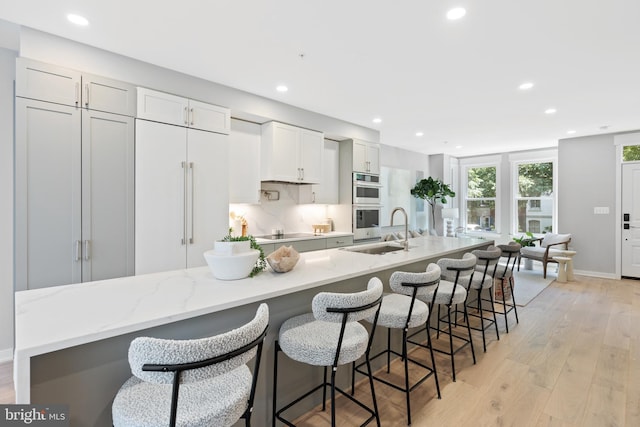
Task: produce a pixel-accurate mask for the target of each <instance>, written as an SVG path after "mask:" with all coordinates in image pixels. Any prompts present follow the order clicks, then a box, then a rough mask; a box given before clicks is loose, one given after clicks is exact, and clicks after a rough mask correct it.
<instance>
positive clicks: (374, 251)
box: [344, 244, 404, 255]
mask: <svg viewBox="0 0 640 427" xmlns="http://www.w3.org/2000/svg"><path fill="white" fill-rule="evenodd" d="M402 249H404V248H403V247H402V246H398V245H389V244H387V245H381V246H380V245H378V246H366V247H365V246H363V247H359V246H354V247H351V248H344V250H345V251H349V252H359V253H361V254H371V255H382V254H386V253H387V252H395V251H401V250H402Z"/></svg>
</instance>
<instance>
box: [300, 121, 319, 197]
mask: <svg viewBox="0 0 640 427" xmlns="http://www.w3.org/2000/svg"><path fill="white" fill-rule="evenodd" d="M299 144H300V147H299V150H300V154H299V156H300V157H299V158H300V168H301V169H302V171H301V172H302V175H301V178H302V179H301V182H304V183H307V184H318V183H320V182H321V181H322V157H323V151H324V136H323V134H322V133H321V132H314V131H311V130H307V129H300V142H299Z"/></svg>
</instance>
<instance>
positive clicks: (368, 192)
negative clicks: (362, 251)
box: [353, 172, 382, 240]
mask: <svg viewBox="0 0 640 427" xmlns="http://www.w3.org/2000/svg"><path fill="white" fill-rule="evenodd" d="M381 196H382V184H381V183H380V177H379V176H378V175H371V174H366V173H359V172H358V173H354V174H353V239H354V240H372V239H379V238H380V214H381V209H382V205H381Z"/></svg>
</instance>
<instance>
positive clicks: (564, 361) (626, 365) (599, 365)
mask: <svg viewBox="0 0 640 427" xmlns="http://www.w3.org/2000/svg"><path fill="white" fill-rule="evenodd" d="M577 279H578V281H576V282H571V283H565V284H560V283H556V282H554V283H552V284H551V285H550V286H549V287H548V288H547V289H545V290H544V291H543V292H542V293H541V294H540V295H539V296H538V297H536V298H535V299H534V300H533V301H532V302H531V303H529V304H528V305H527V306H526V307H519V309H518V313H519V316H520V324H519V325H514V324H513V320H511V323H510V325H513V327H511V328H510V333H509V334H506V333H504V324H503V323H502V322H500V323H501V324H500V326H501V328H500V329H501V332H502V333H501V335H500V341H496V339H495V335H494V334H491V333H489V334H488V337H489V338H488V339H489V342H488V346H487V347H488V348H487V353H483V352H482V344H481V338H480V335H479V333H474V340H475V343H476V346H475V347H476V356H477V358H478V363H477V364H476V365H473V364H472V361H471V356H470V352H469V351H463V352H461V353H458V356H457V358H456V361H457V362H456V363H457V365H456V366H457V367H458V369H457V381H456V382H455V383H453V382H452V381H451V375H450V364H449V359H448V358H447V357H444V356H438V360H437V364H438V373H439V378H440V386H441V390H442V399H441V400H438V399H437V398H436V391H435V385H434V383H433V381H432V380H431V379H429V380H427V381H426V382H425V383H423V384H422V385H421V386H420V387H418V388H417V389H416V390H414V392H413V393H412V395H411V402H412V414H413V426H419V427H422V426H435V425H437V426H471V425H473V426H536V427H538V426H554V427H555V426H558V427H569V426H575V427H578V426H580V427H583V426H594V427H595V426H597V427H601V426H639V425H640V360H639V359H640V281H631V280H622V281H616V280H605V279H596V278H588V277H581V276H578V277H577ZM488 332H490V331H488ZM420 351H421V350H418V351H416V352H415V353H414V356H415V357H421V356H424V357H426V353H424V354H423V355H421V353H420ZM401 366H402V365H401V364H400V363H396V364H395V365H394V367H398V368H399V367H401ZM11 369H12V368H11V364H10V363H9V364H2V365H0V403H12V402H13V401H14V395H13V390H12V388H13V387H12V374H11ZM338 374H340V371H339V372H338ZM398 378H401V377H398ZM367 390H368V386H367V384H366V382H361V383H360V385H359V387H358V388H357V390H356V395H357V396H359V397H361V398H362V399H363V400H365V401H366V400H367V396H368V391H367ZM376 395H377V397H378V404H379V407H380V414H381V420H382V425H383V426H387V427H394V426H404V425H406V418H405V403H404V394H403V393H401V392H399V391H396V390H393V389H391V388H389V387H386V386H384V385H382V384H379V383H377V384H376ZM337 405H338V406H339V407H338V414H339V416H341V418H340V420H339V422H338V425H339V426H341V427H350V426H355V425H359V423H360V422H361V421H362V419H363V418H361V415H362V412H361V410H360V409H359V408H357V407H356V408H354V407H352V406H351V404H349V403H348V402H346V399H339V403H338V404H337ZM328 413H329V412H328V411H326V412H318V411H312V412H310V413H308V414H306V415H305V416H303V417H302V418H301V419H299V420H298V421H297V425H299V426H301V427H302V426H306V427H315V426H326V425H328V424H327V420H328Z"/></svg>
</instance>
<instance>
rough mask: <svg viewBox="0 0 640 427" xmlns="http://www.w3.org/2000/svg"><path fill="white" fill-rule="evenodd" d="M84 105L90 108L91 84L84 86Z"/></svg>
mask: <svg viewBox="0 0 640 427" xmlns="http://www.w3.org/2000/svg"><path fill="white" fill-rule="evenodd" d="M84 105H85V106H86V107H88V106H89V83H85V84H84Z"/></svg>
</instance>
